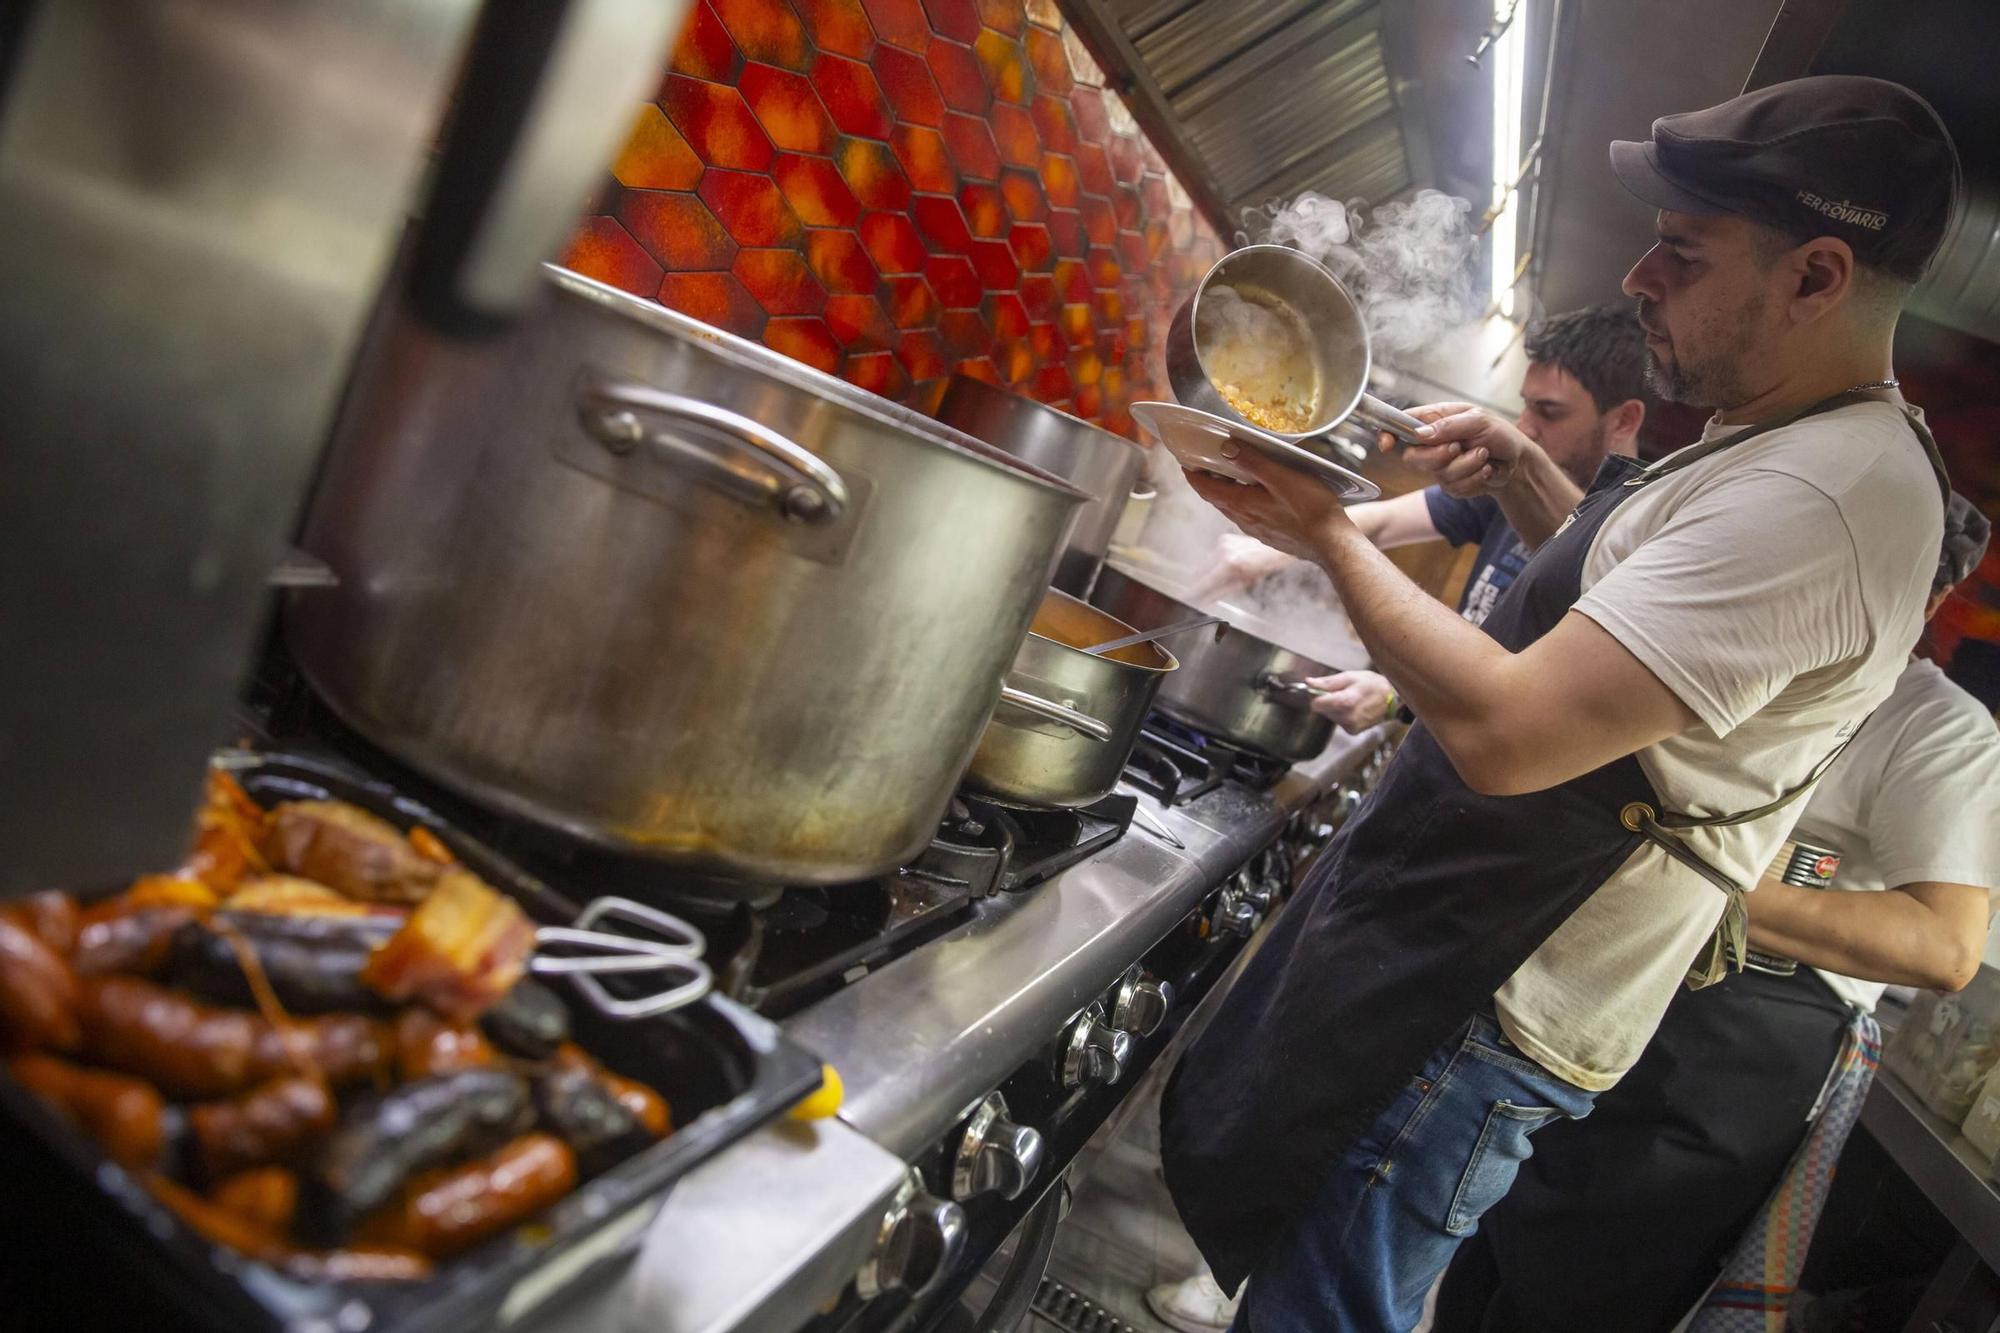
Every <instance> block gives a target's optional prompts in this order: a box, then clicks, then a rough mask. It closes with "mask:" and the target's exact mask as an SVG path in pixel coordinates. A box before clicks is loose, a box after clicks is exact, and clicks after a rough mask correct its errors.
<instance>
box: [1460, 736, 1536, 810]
mask: <svg viewBox="0 0 2000 1333" xmlns="http://www.w3.org/2000/svg"><path fill="white" fill-rule="evenodd" d="M1438 743H1439V745H1440V746H1442V747H1443V749H1444V752H1445V757H1446V758H1448V759H1450V760H1451V766H1452V768H1453V769H1454V770H1455V771H1456V772H1457V773H1458V777H1459V781H1461V782H1463V783H1464V784H1465V785H1466V786H1468V787H1470V788H1472V790H1473V791H1475V792H1477V793H1478V794H1479V795H1481V796H1526V795H1527V794H1528V793H1530V792H1537V791H1541V790H1542V789H1543V788H1545V787H1548V786H1550V785H1552V784H1550V783H1548V782H1546V781H1543V780H1542V779H1541V777H1540V776H1539V775H1538V774H1537V773H1535V772H1534V767H1533V765H1532V764H1530V763H1529V762H1527V757H1526V755H1525V754H1524V753H1523V752H1522V749H1521V747H1520V746H1518V745H1515V744H1512V743H1510V742H1509V740H1508V739H1507V738H1506V737H1504V736H1500V735H1496V734H1494V733H1492V732H1490V731H1487V730H1485V729H1483V728H1467V729H1466V730H1465V731H1464V732H1463V733H1461V734H1459V735H1456V736H1451V737H1445V736H1442V735H1441V736H1440V737H1439V740H1438Z"/></svg>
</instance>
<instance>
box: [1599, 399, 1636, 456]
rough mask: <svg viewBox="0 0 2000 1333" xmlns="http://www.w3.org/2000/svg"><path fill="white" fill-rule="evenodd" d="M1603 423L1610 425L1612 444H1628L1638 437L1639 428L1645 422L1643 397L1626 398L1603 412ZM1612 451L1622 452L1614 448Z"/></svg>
mask: <svg viewBox="0 0 2000 1333" xmlns="http://www.w3.org/2000/svg"><path fill="white" fill-rule="evenodd" d="M1604 420H1605V424H1606V425H1608V426H1609V427H1610V439H1611V443H1612V444H1613V445H1619V444H1630V443H1631V442H1632V441H1634V440H1636V439H1638V438H1639V428H1640V427H1641V426H1643V425H1645V424H1646V404H1645V401H1644V400H1643V399H1639V398H1627V399H1626V400H1625V401H1624V402H1622V403H1620V404H1618V406H1616V407H1614V408H1612V409H1611V410H1610V411H1609V412H1606V413H1605V414H1604ZM1611 452H1612V453H1614V454H1615V453H1622V452H1624V451H1623V450H1620V449H1617V448H1614V449H1612V451H1611Z"/></svg>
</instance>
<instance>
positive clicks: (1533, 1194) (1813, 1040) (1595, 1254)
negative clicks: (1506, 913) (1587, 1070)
mask: <svg viewBox="0 0 2000 1333" xmlns="http://www.w3.org/2000/svg"><path fill="white" fill-rule="evenodd" d="M1852 1017H1853V1011H1852V1010H1850V1009H1849V1008H1848V1007H1847V1006H1846V1005H1845V1004H1844V1003H1842V1002H1841V999H1840V997H1839V996H1837V995H1835V994H1834V993H1833V990H1832V989H1831V988H1830V987H1829V986H1828V985H1827V984H1826V983H1825V982H1824V981H1822V980H1820V977H1819V974H1818V973H1816V972H1814V971H1813V970H1812V969H1811V968H1808V967H1802V968H1800V969H1799V970H1798V971H1797V972H1796V973H1794V974H1793V975H1791V976H1788V977H1779V976H1772V975H1771V974H1769V973H1766V972H1755V971H1745V972H1742V973H1739V974H1738V975H1736V976H1732V977H1730V978H1729V979H1728V980H1727V981H1725V982H1723V983H1722V984H1721V985H1719V986H1713V987H1710V988H1709V989H1707V990H1698V991H1683V992H1681V993H1680V994H1679V995H1677V996H1675V997H1674V1002H1673V1003H1672V1004H1670V1005H1668V1006H1667V1012H1666V1015H1665V1017H1663V1018H1662V1019H1661V1020H1660V1030H1659V1032H1658V1033H1657V1034H1656V1035H1655V1036H1654V1037H1653V1040H1652V1042H1651V1043H1650V1044H1649V1045H1648V1046H1647V1047H1646V1054H1645V1055H1644V1056H1643V1057H1642V1058H1641V1059H1640V1061H1639V1063H1638V1064H1636V1065H1634V1066H1632V1070H1631V1072H1630V1073H1628V1074H1626V1075H1625V1077H1624V1078H1622V1079H1620V1080H1618V1086H1617V1087H1615V1088H1613V1089H1611V1090H1610V1091H1609V1092H1606V1093H1604V1094H1603V1095H1601V1096H1600V1097H1598V1099H1597V1103H1596V1105H1595V1106H1594V1107H1593V1108H1592V1110H1591V1112H1590V1114H1589V1115H1588V1116H1587V1117H1585V1118H1584V1119H1582V1120H1557V1121H1556V1122H1554V1123H1553V1124H1551V1125H1548V1126H1547V1127H1545V1128H1543V1129H1540V1130H1537V1131H1536V1132H1535V1151H1534V1155H1533V1156H1531V1157H1530V1158H1528V1160H1527V1161H1525V1162H1523V1163H1522V1164H1521V1173H1520V1175H1519V1176H1518V1177H1517V1178H1516V1179H1515V1181H1514V1186H1513V1188H1512V1189H1510V1190H1508V1191H1507V1197H1506V1198H1504V1199H1502V1200H1501V1201H1500V1202H1499V1203H1498V1204H1497V1205H1495V1206H1494V1207H1493V1208H1492V1209H1491V1210H1490V1211H1488V1212H1487V1214H1486V1215H1485V1216H1484V1217H1482V1218H1480V1219H1479V1229H1478V1230H1477V1231H1475V1232H1473V1233H1472V1235H1470V1236H1468V1237H1467V1238H1466V1240H1465V1243H1464V1244H1463V1245H1461V1246H1460V1247H1459V1250H1458V1253H1457V1255H1456V1256H1454V1257H1453V1259H1452V1261H1451V1267H1450V1268H1449V1269H1447V1270H1446V1272H1445V1278H1444V1285H1443V1286H1442V1287H1441V1288H1440V1289H1439V1291H1438V1300H1437V1314H1436V1317H1435V1320H1434V1322H1433V1323H1432V1328H1433V1330H1435V1333H1529V1331H1530V1330H1531V1331H1532V1333H1601V1331H1602V1330H1605V1329H1616V1330H1618V1333H1669V1330H1671V1329H1672V1328H1673V1327H1674V1326H1675V1325H1676V1324H1677V1323H1679V1322H1680V1320H1681V1317H1682V1316H1683V1315H1685V1314H1686V1313H1687V1312H1688V1311H1689V1310H1691V1309H1693V1308H1694V1305H1695V1302H1697V1301H1699V1300H1700V1299H1701V1296H1702V1293H1703V1292H1705V1291H1707V1290H1708V1286H1709V1284H1710V1283H1711V1282H1713V1281H1715V1275H1716V1274H1717V1273H1718V1272H1720V1271H1721V1270H1722V1265H1723V1263H1724V1261H1726V1260H1727V1259H1728V1258H1729V1256H1730V1253H1731V1251H1733V1250H1734V1249H1735V1248H1736V1243H1737V1242H1738V1241H1739V1240H1740V1239H1741V1238H1742V1237H1743V1234H1744V1232H1745V1231H1746V1230H1747V1229H1748V1228H1749V1227H1750V1226H1751V1225H1752V1224H1753V1223H1754V1222H1755V1221H1756V1220H1757V1217H1758V1215H1759V1214H1760V1213H1762V1212H1763V1211H1764V1207H1765V1205H1766V1204H1768V1203H1769V1202H1770V1199H1771V1194H1772V1191H1774V1190H1775V1189H1777V1187H1778V1185H1779V1183H1780V1182H1781V1181H1782V1180H1783V1179H1784V1177H1785V1172H1786V1170H1787V1168H1789V1167H1790V1165H1791V1162H1792V1154H1793V1153H1794V1152H1796V1151H1797V1150H1798V1147H1799V1144H1800V1143H1801V1142H1803V1141H1804V1139H1805V1137H1806V1134H1807V1132H1808V1131H1809V1130H1810V1129H1811V1128H1812V1125H1811V1121H1810V1118H1809V1117H1810V1115H1811V1112H1812V1109H1813V1106H1814V1104H1815V1103H1817V1102H1818V1101H1819V1098H1820V1094H1821V1091H1822V1089H1823V1088H1824V1087H1825V1085H1826V1081H1827V1071H1828V1070H1830V1069H1831V1068H1832V1067H1833V1062H1834V1059H1835V1058H1836V1057H1837V1056H1838V1055H1839V1054H1840V1050H1841V1045H1842V1041H1843V1039H1844V1038H1845V1037H1846V1035H1847V1025H1848V1022H1849V1021H1850V1020H1851V1019H1852Z"/></svg>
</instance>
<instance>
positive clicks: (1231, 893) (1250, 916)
mask: <svg viewBox="0 0 2000 1333" xmlns="http://www.w3.org/2000/svg"><path fill="white" fill-rule="evenodd" d="M1256 929H1257V907H1256V904H1254V903H1252V902H1250V901H1248V900H1247V899H1245V898H1244V897H1243V895H1242V894H1241V893H1239V892H1237V891H1236V890H1234V889H1224V890H1223V891H1222V893H1221V895H1220V896H1219V897H1217V898H1216V900H1215V933H1216V934H1217V935H1241V936H1244V937H1246V938H1247V937H1248V936H1250V935H1251V934H1253V933H1255V931H1256Z"/></svg>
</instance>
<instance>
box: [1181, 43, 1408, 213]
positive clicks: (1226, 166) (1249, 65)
mask: <svg viewBox="0 0 2000 1333" xmlns="http://www.w3.org/2000/svg"><path fill="white" fill-rule="evenodd" d="M1372 17H1373V16H1372V15H1370V16H1369V20H1370V21H1367V22H1363V23H1356V24H1351V25H1348V26H1347V27H1345V28H1343V30H1342V32H1343V34H1344V35H1345V36H1346V37H1347V40H1346V41H1344V42H1339V43H1336V42H1333V41H1328V40H1321V41H1317V42H1308V43H1304V44H1301V45H1298V46H1294V47H1291V48H1290V49H1279V48H1276V43H1275V41H1273V42H1267V43H1264V44H1261V45H1260V46H1258V47H1253V48H1251V49H1250V50H1248V51H1245V52H1244V53H1243V54H1241V55H1240V56H1237V57H1235V58H1234V59H1232V60H1230V61H1229V62H1227V63H1226V64H1225V65H1224V66H1223V67H1222V68H1220V69H1217V70H1215V71H1214V72H1212V73H1211V74H1209V75H1206V76H1204V77H1203V78H1201V79H1200V80H1198V81H1197V82H1196V83H1195V84H1194V85H1193V86H1192V87H1191V88H1190V89H1189V90H1188V91H1187V92H1186V93H1185V94H1183V95H1182V96H1180V97H1176V98H1174V99H1172V101H1171V103H1170V105H1171V109H1172V111H1173V114H1174V116H1175V118H1176V119H1177V120H1178V121H1179V123H1180V126H1181V129H1182V132H1183V133H1184V134H1185V135H1186V137H1187V141H1188V143H1189V144H1190V146H1191V147H1193V149H1194V150H1195V152H1196V153H1197V154H1198V155H1199V156H1200V158H1201V159H1202V162H1203V165H1204V166H1205V167H1206V168H1207V169H1208V171H1209V173H1210V175H1211V177H1212V178H1213V179H1214V181H1215V182H1216V186H1217V188H1218V189H1219V190H1220V191H1221V192H1222V194H1223V195H1224V196H1225V197H1226V198H1227V199H1229V200H1230V201H1231V202H1232V203H1237V202H1243V201H1246V200H1248V199H1250V198H1251V196H1253V195H1255V196H1259V197H1261V195H1262V194H1265V193H1268V192H1269V191H1270V189H1271V184H1270V183H1271V182H1274V181H1280V180H1283V179H1286V178H1288V177H1291V176H1294V175H1297V174H1298V173H1299V172H1300V171H1302V170H1306V171H1309V170H1311V169H1313V168H1314V167H1316V166H1319V165H1322V164H1324V165H1333V164H1332V163H1330V162H1329V161H1328V154H1329V152H1330V151H1332V149H1333V147H1334V145H1335V144H1336V143H1339V142H1341V141H1342V140H1346V139H1348V138H1349V137H1350V136H1351V135H1352V134H1353V133H1354V132H1355V131H1356V130H1357V129H1359V128H1360V127H1362V126H1365V125H1369V124H1371V123H1373V122H1376V121H1378V120H1381V121H1384V124H1383V126H1382V130H1383V131H1384V132H1386V134H1387V135H1388V136H1389V137H1390V138H1392V139H1393V141H1394V143H1395V144H1396V146H1397V149H1398V151H1400V149H1401V144H1402V136H1401V134H1400V132H1399V131H1398V130H1397V127H1396V125H1395V122H1394V114H1395V109H1396V106H1395V98H1394V96H1393V95H1392V93H1391V91H1390V87H1389V78H1388V73H1387V71H1386V70H1385V69H1384V68H1383V65H1382V47H1381V40H1380V37H1379V34H1378V33H1377V32H1376V30H1375V27H1374V24H1373V22H1372ZM1345 146H1346V147H1350V148H1359V147H1361V146H1362V145H1361V144H1360V143H1358V142H1357V143H1351V144H1347V145H1345Z"/></svg>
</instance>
